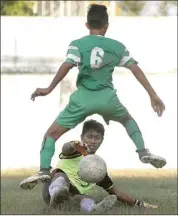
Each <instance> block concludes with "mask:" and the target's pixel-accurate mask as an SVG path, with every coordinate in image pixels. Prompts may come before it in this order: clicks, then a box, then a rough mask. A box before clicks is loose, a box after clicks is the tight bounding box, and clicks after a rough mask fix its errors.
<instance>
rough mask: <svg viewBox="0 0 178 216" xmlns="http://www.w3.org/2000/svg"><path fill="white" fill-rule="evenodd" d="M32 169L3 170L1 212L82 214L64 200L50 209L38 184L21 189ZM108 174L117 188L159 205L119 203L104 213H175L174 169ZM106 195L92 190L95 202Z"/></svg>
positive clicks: (126, 171)
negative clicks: (142, 207) (132, 205)
mask: <svg viewBox="0 0 178 216" xmlns="http://www.w3.org/2000/svg"><path fill="white" fill-rule="evenodd" d="M33 172H34V170H30V171H29V170H15V171H14V170H13V171H2V173H1V175H2V176H1V214H72V215H74V214H83V213H81V212H79V209H78V208H77V207H76V206H75V205H74V204H73V203H71V202H64V203H63V204H61V205H60V206H59V207H58V208H57V209H50V208H49V207H48V206H46V205H45V203H44V202H43V200H42V197H41V185H38V186H36V187H35V188H34V189H33V190H31V191H23V190H22V189H20V188H19V183H20V181H21V180H23V179H24V178H25V177H27V176H28V175H31V174H32V173H33ZM22 173H23V174H22ZM111 175H112V177H113V180H114V182H115V184H116V185H117V186H118V187H119V188H120V189H122V190H123V191H125V192H128V193H130V194H132V195H133V196H135V197H137V198H143V199H144V200H145V201H147V202H149V203H152V204H157V205H159V208H158V209H149V210H146V209H145V210H143V209H138V208H132V207H128V206H124V205H122V204H121V203H119V202H118V203H117V204H116V206H115V207H114V208H113V209H111V210H109V211H108V212H105V214H132V215H133V214H136V215H139V214H141V215H143V214H158V215H162V214H171V215H173V214H177V171H176V170H164V169H163V170H152V169H151V170H120V171H114V170H113V171H111ZM106 194H107V193H106V192H105V191H103V190H102V189H101V188H98V187H96V188H95V189H94V190H93V191H92V192H91V195H93V196H95V197H96V199H97V200H98V201H99V200H101V199H102V198H103V197H105V196H106Z"/></svg>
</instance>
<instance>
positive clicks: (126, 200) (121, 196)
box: [108, 185, 158, 208]
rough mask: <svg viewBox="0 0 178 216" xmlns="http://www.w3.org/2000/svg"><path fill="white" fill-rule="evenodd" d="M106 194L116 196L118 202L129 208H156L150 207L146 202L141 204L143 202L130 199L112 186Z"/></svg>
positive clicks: (154, 206)
mask: <svg viewBox="0 0 178 216" xmlns="http://www.w3.org/2000/svg"><path fill="white" fill-rule="evenodd" d="M108 192H109V194H113V195H116V196H117V199H118V200H119V201H120V202H122V203H126V204H127V205H130V206H139V207H146V208H158V206H156V205H151V204H148V203H146V202H143V201H140V200H138V199H135V198H133V197H131V196H130V195H129V194H127V193H125V192H123V191H121V190H120V189H119V188H118V187H116V186H115V185H113V187H111V188H110V189H109V191H108Z"/></svg>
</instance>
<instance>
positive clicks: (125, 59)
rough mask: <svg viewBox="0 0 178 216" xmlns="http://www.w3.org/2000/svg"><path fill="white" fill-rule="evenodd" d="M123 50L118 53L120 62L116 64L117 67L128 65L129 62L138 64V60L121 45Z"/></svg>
mask: <svg viewBox="0 0 178 216" xmlns="http://www.w3.org/2000/svg"><path fill="white" fill-rule="evenodd" d="M122 50H123V51H122V52H121V55H120V62H119V64H118V67H126V68H127V67H128V66H129V65H131V64H138V62H137V61H136V60H135V59H134V58H132V56H131V54H130V52H129V51H128V50H127V48H126V47H125V46H124V45H123V49H122Z"/></svg>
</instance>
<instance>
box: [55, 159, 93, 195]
mask: <svg viewBox="0 0 178 216" xmlns="http://www.w3.org/2000/svg"><path fill="white" fill-rule="evenodd" d="M82 158H83V155H81V156H78V157H75V158H70V159H61V160H59V161H58V163H57V166H56V168H58V169H61V170H63V171H64V172H65V173H66V175H67V176H68V178H69V180H70V182H71V184H72V185H73V186H75V187H76V188H77V189H78V191H79V192H80V193H81V194H87V193H88V192H89V191H90V190H91V189H92V187H93V186H94V185H96V184H91V183H87V182H85V181H82V180H81V179H80V177H79V175H78V174H77V171H78V165H79V162H80V161H81V159H82Z"/></svg>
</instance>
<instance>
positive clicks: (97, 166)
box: [78, 155, 107, 183]
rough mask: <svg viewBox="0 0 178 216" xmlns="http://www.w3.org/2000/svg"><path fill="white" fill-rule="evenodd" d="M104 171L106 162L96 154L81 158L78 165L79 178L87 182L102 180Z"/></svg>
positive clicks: (105, 170)
mask: <svg viewBox="0 0 178 216" xmlns="http://www.w3.org/2000/svg"><path fill="white" fill-rule="evenodd" d="M106 172H107V166H106V163H105V161H104V160H103V159H102V158H101V157H100V156H98V155H87V156H85V157H83V158H82V160H81V161H80V162H79V165H78V175H79V177H80V178H81V180H83V181H85V182H88V183H98V182H100V181H102V180H103V179H104V177H105V175H106Z"/></svg>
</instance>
